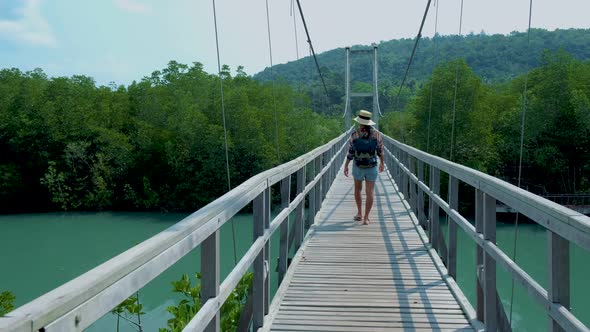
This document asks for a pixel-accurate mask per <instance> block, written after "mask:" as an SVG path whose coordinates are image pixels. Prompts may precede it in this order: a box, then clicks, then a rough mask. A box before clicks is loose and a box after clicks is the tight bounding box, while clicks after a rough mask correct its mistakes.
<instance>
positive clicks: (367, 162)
mask: <svg viewBox="0 0 590 332" xmlns="http://www.w3.org/2000/svg"><path fill="white" fill-rule="evenodd" d="M372 134H373V129H371V130H370V131H369V135H368V137H366V138H361V137H358V138H356V139H354V140H353V141H352V144H353V146H354V162H355V164H356V165H357V166H358V167H360V168H371V167H375V166H376V165H377V138H375V137H374V136H373V135H372ZM359 136H360V135H359Z"/></svg>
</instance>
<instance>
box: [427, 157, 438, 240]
mask: <svg viewBox="0 0 590 332" xmlns="http://www.w3.org/2000/svg"><path fill="white" fill-rule="evenodd" d="M430 190H431V191H432V192H433V193H434V194H435V195H438V194H439V193H440V170H439V169H438V168H436V167H434V166H432V165H431V166H430ZM429 202H430V212H429V214H430V218H429V226H428V229H429V233H428V235H429V237H430V243H431V244H432V247H433V248H434V249H435V250H438V249H439V243H438V242H439V234H438V233H439V231H440V223H439V216H438V212H439V206H438V204H436V202H435V201H434V199H433V198H432V197H431V198H430V200H429Z"/></svg>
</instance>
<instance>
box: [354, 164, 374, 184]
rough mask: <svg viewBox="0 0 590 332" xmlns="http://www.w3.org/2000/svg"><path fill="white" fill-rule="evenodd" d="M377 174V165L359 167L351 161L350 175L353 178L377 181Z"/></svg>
mask: <svg viewBox="0 0 590 332" xmlns="http://www.w3.org/2000/svg"><path fill="white" fill-rule="evenodd" d="M377 175H379V172H378V171H377V166H373V167H370V168H360V167H358V166H357V165H356V164H355V163H353V165H352V177H353V178H354V179H355V180H359V181H363V180H366V181H371V182H375V181H377Z"/></svg>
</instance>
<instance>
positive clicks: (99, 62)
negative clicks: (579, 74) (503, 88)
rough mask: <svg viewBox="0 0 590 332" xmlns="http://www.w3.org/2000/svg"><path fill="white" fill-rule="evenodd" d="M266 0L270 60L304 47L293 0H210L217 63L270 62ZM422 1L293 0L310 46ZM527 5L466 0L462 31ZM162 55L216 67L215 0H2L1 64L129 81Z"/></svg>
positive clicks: (389, 21) (550, 0)
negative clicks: (268, 26) (301, 15)
mask: <svg viewBox="0 0 590 332" xmlns="http://www.w3.org/2000/svg"><path fill="white" fill-rule="evenodd" d="M266 1H268V8H269V14H270V15H269V21H270V31H271V36H270V37H271V38H270V44H271V46H272V47H271V49H272V63H273V64H279V63H287V62H289V61H294V60H296V59H297V58H298V57H304V56H307V55H309V48H308V46H307V43H306V37H305V31H304V29H303V25H302V22H301V17H300V15H299V14H298V10H297V4H296V2H295V3H293V1H294V0H215V6H216V14H217V25H218V34H219V51H220V59H221V62H222V64H227V65H229V66H230V67H231V68H232V69H233V70H235V69H236V68H237V66H239V65H242V66H244V68H245V71H246V73H248V74H255V73H257V72H259V71H261V70H263V69H264V68H265V67H268V66H269V65H270V63H271V59H270V52H269V36H268V30H267V19H266V3H267V2H266ZM427 2H428V1H427V0H362V1H361V0H300V3H301V6H302V9H303V13H304V16H305V20H306V23H307V26H308V28H309V32H310V37H311V41H312V43H313V47H314V49H315V51H316V53H321V52H324V51H328V50H331V49H334V48H339V47H346V46H352V45H370V44H371V43H379V42H381V41H387V40H391V39H399V38H415V36H416V34H417V32H418V28H419V24H420V20H421V19H422V15H423V14H424V10H425V7H426V4H427ZM432 4H433V5H434V4H435V1H433V2H432ZM292 6H294V7H295V10H296V12H295V13H294V14H293V11H292V8H293V7H292ZM436 6H437V7H438V10H439V13H438V31H439V33H440V34H442V35H449V34H458V33H459V16H460V6H461V0H438V2H436ZM528 9H529V0H494V1H484V0H465V1H464V8H463V23H462V31H461V32H462V33H463V34H467V33H470V32H473V33H480V32H481V31H485V32H486V33H488V34H494V33H501V34H508V33H510V32H512V31H526V29H527V24H528ZM435 13H436V7H434V6H432V7H431V8H430V11H429V14H428V17H427V21H426V24H425V26H424V31H423V36H424V37H430V36H432V35H433V33H434V21H435ZM588 13H590V2H589V1H588V0H560V1H555V0H534V3H533V12H532V26H533V27H535V28H544V29H548V30H554V29H556V28H562V29H566V28H590V20H589V19H588ZM293 15H295V16H293ZM294 19H295V22H296V23H295V24H296V28H295V26H294V22H293V21H294ZM295 29H296V30H295ZM295 36H297V39H296V37H295ZM296 40H297V43H296ZM296 45H297V46H298V47H296ZM343 57H344V54H343ZM408 57H409V54H408ZM170 60H176V61H178V62H181V63H186V64H191V63H192V62H200V63H202V64H203V65H204V68H205V70H206V71H207V72H209V73H216V72H217V55H216V44H215V29H214V20H213V0H0V68H13V67H15V68H19V69H21V70H24V71H27V70H32V69H35V68H42V69H43V70H44V71H45V72H46V73H47V74H48V75H49V76H51V77H54V76H72V75H87V76H91V77H93V78H94V79H95V80H96V82H97V84H99V85H108V84H110V83H111V82H114V83H115V84H117V85H118V84H123V85H128V84H130V83H131V82H132V81H133V80H140V79H141V78H142V77H144V76H149V75H150V74H151V73H152V72H153V71H154V70H159V69H162V68H165V67H166V65H167V63H168V62H169V61H170Z"/></svg>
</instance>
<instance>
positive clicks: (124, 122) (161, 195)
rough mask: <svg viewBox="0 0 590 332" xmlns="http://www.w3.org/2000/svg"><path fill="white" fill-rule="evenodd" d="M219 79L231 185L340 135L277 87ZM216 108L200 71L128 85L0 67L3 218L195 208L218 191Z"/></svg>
mask: <svg viewBox="0 0 590 332" xmlns="http://www.w3.org/2000/svg"><path fill="white" fill-rule="evenodd" d="M222 76H223V80H224V82H223V84H224V88H225V93H226V95H225V104H226V110H225V115H226V124H227V129H228V133H227V140H228V152H229V153H228V154H229V159H230V160H229V164H230V176H231V183H232V186H236V185H238V184H239V183H241V182H243V181H244V180H246V179H248V178H250V177H251V176H253V175H255V174H257V173H259V172H261V171H263V170H265V169H268V168H269V167H273V166H276V165H278V164H280V163H283V162H285V161H288V160H290V159H292V158H294V157H297V156H299V155H300V154H303V153H304V152H307V151H309V150H310V149H312V148H314V147H316V146H318V145H321V144H323V143H325V142H326V141H327V140H329V139H332V138H333V137H335V136H337V135H338V134H339V132H340V131H341V128H340V125H339V120H338V119H337V118H333V119H332V118H328V117H325V116H319V115H318V114H315V113H313V112H311V111H310V109H309V107H308V106H309V100H308V99H306V96H304V95H303V94H301V93H299V92H296V91H294V90H293V89H292V88H291V87H289V86H288V85H286V84H285V83H277V84H275V86H274V93H273V86H272V85H271V84H268V83H260V82H258V81H255V80H253V79H252V78H250V77H249V76H247V75H246V74H245V73H244V72H243V69H241V68H239V69H238V74H237V76H235V77H232V76H231V74H230V70H229V68H228V67H225V69H224V73H223V75H222ZM220 105H221V100H220V94H219V78H218V77H217V76H215V75H210V74H208V73H206V72H205V71H203V66H202V65H201V64H200V63H194V64H192V65H186V64H181V63H178V62H176V61H171V62H170V63H169V64H168V66H167V67H166V68H164V69H162V70H159V71H154V72H153V73H152V74H151V75H150V76H147V77H144V78H143V79H142V80H141V81H139V82H134V83H132V84H131V85H130V86H128V87H123V86H120V87H116V86H110V87H105V86H100V87H97V86H96V85H95V83H94V81H93V79H92V78H89V77H86V76H73V77H70V78H68V77H57V78H48V77H47V76H46V75H45V74H44V73H43V71H41V70H40V69H37V70H34V71H31V72H21V71H19V70H18V69H4V70H0V179H2V181H1V182H0V198H1V199H0V212H9V211H15V210H20V211H23V210H24V211H31V210H33V209H39V210H53V209H59V210H101V209H110V210H115V209H125V210H130V209H140V210H146V209H150V210H151V209H159V210H182V211H189V210H190V211H194V210H195V209H198V208H200V207H202V206H204V205H205V204H207V203H209V202H210V201H212V200H213V199H215V198H217V197H219V196H221V195H222V194H223V193H225V192H226V191H227V185H226V183H227V180H226V175H225V174H226V173H225V163H226V162H225V151H224V150H225V141H224V132H223V122H222V114H221V108H220ZM275 114H276V118H275ZM275 124H276V125H275ZM277 127H278V128H277ZM277 136H278V138H277ZM16 165H18V167H17V166H16Z"/></svg>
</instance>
